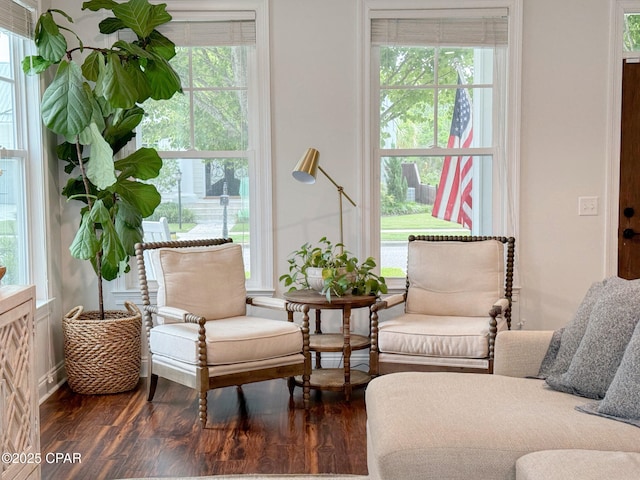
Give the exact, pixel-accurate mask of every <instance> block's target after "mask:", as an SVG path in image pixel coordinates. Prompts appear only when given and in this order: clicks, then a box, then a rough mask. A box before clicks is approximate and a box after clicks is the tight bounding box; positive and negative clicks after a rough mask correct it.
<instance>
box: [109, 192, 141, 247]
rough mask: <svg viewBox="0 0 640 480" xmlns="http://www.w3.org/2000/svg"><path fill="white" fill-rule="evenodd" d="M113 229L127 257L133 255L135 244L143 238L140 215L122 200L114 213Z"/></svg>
mask: <svg viewBox="0 0 640 480" xmlns="http://www.w3.org/2000/svg"><path fill="white" fill-rule="evenodd" d="M115 227H116V232H117V234H118V237H120V241H121V242H122V246H123V247H124V250H125V252H127V254H128V255H134V254H135V245H136V243H139V242H142V238H143V230H142V217H141V216H140V213H139V212H138V211H137V210H136V209H135V207H133V206H132V205H130V204H129V203H128V202H126V201H124V200H122V201H121V202H120V203H119V207H118V212H117V213H116V218H115Z"/></svg>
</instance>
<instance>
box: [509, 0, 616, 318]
mask: <svg viewBox="0 0 640 480" xmlns="http://www.w3.org/2000/svg"><path fill="white" fill-rule="evenodd" d="M608 5H609V2H607V1H606V0H586V1H585V0H563V1H561V2H558V1H554V0H535V1H534V0H526V1H525V2H524V11H523V13H524V32H523V33H524V34H523V55H522V57H523V72H522V137H521V138H522V144H521V197H520V198H521V203H520V206H521V208H520V235H519V236H520V238H518V239H517V240H518V243H519V257H518V259H519V262H520V273H521V283H522V295H521V318H523V319H524V320H525V321H526V322H527V323H526V324H525V328H530V329H541V328H550V329H554V328H558V327H559V326H561V325H563V324H564V323H566V322H567V321H568V320H570V318H571V316H572V313H573V312H574V311H575V309H576V306H577V304H578V303H579V301H580V300H581V298H582V296H583V295H584V293H585V292H586V290H587V288H588V287H589V285H590V284H591V283H592V282H593V281H596V280H601V279H602V278H604V277H605V276H606V272H605V270H604V259H605V252H604V238H605V226H606V222H605V213H606V198H605V195H606V190H605V187H606V180H605V170H606V162H607V144H608V141H607V138H606V133H607V125H608V122H609V118H608V116H607V115H608V112H607V100H608V93H609V91H608V89H609V86H608V84H607V79H608V78H609V72H608V63H607V62H608V51H609V44H608V43H609V42H608V35H609V25H608V16H609V10H608ZM579 196H597V197H598V198H599V210H600V213H599V215H597V216H578V197H579Z"/></svg>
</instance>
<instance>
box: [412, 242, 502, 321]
mask: <svg viewBox="0 0 640 480" xmlns="http://www.w3.org/2000/svg"><path fill="white" fill-rule="evenodd" d="M408 264H409V267H408V272H409V289H408V291H407V303H406V312H407V313H419V314H426V315H444V316H460V317H485V318H486V317H488V312H489V310H490V309H491V307H492V306H493V304H494V303H495V302H496V301H497V300H498V299H499V298H501V297H503V295H504V283H503V282H504V245H503V244H502V243H501V242H499V241H497V240H487V241H483V242H448V241H441V242H409V253H408ZM424 265H428V266H429V268H423V266H424Z"/></svg>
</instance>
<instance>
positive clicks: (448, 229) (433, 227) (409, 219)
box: [380, 212, 470, 242]
mask: <svg viewBox="0 0 640 480" xmlns="http://www.w3.org/2000/svg"><path fill="white" fill-rule="evenodd" d="M380 228H381V236H380V237H381V240H382V241H383V242H384V241H387V242H390V241H405V240H407V238H408V237H409V235H410V234H416V235H428V234H434V235H470V232H469V230H468V229H466V228H462V227H461V226H460V225H459V224H457V223H454V222H448V221H446V220H440V219H439V218H435V217H433V216H432V215H431V213H429V212H425V213H413V214H409V215H393V216H385V217H382V218H381V219H380Z"/></svg>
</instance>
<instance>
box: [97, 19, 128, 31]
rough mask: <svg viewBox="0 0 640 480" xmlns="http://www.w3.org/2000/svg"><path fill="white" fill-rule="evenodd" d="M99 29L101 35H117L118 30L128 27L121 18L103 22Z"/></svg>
mask: <svg viewBox="0 0 640 480" xmlns="http://www.w3.org/2000/svg"><path fill="white" fill-rule="evenodd" d="M98 28H99V29H100V33H104V34H105V35H111V34H112V33H116V32H117V31H118V30H122V29H124V28H127V26H126V25H125V24H124V23H123V22H122V20H120V19H119V18H113V17H109V18H105V19H104V20H102V21H101V22H100V23H99V24H98Z"/></svg>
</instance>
